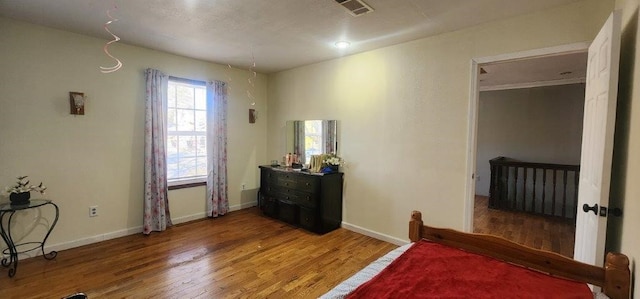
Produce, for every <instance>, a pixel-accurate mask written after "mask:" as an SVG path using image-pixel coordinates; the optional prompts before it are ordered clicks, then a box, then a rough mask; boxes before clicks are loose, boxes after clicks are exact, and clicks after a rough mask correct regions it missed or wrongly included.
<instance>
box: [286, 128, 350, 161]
mask: <svg viewBox="0 0 640 299" xmlns="http://www.w3.org/2000/svg"><path fill="white" fill-rule="evenodd" d="M285 132H286V138H285V140H286V142H287V145H286V147H285V149H286V153H292V154H293V153H296V154H298V155H299V157H300V161H301V162H302V163H304V164H309V162H310V160H311V155H319V154H328V153H337V152H338V121H336V120H289V121H287V123H286V125H285Z"/></svg>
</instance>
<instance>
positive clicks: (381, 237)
mask: <svg viewBox="0 0 640 299" xmlns="http://www.w3.org/2000/svg"><path fill="white" fill-rule="evenodd" d="M342 227H343V228H344V229H348V230H350V231H353V232H356V233H359V234H363V235H365V236H369V237H372V238H376V239H378V240H382V241H385V242H389V243H392V244H396V245H398V246H402V245H405V244H408V243H409V241H406V240H402V239H398V238H396V237H392V236H389V235H385V234H383V233H379V232H376V231H372V230H370V229H366V228H364V227H361V226H357V225H353V224H350V223H347V222H344V221H343V222H342Z"/></svg>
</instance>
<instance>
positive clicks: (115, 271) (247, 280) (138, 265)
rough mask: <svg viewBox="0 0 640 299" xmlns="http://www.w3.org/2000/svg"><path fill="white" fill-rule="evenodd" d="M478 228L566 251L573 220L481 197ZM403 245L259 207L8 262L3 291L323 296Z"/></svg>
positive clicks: (2, 272) (0, 274)
mask: <svg viewBox="0 0 640 299" xmlns="http://www.w3.org/2000/svg"><path fill="white" fill-rule="evenodd" d="M475 207H476V208H475V215H476V217H475V219H474V227H475V232H479V233H488V234H494V235H499V236H502V237H505V238H507V239H510V240H512V241H516V242H518V243H521V244H524V245H527V246H530V247H534V248H538V249H545V250H550V251H554V252H558V253H560V254H563V255H565V256H572V254H573V240H574V227H573V225H572V224H571V223H566V222H563V221H557V220H548V219H545V218H544V217H538V216H532V215H527V214H522V213H510V212H505V211H499V210H490V209H488V208H487V199H486V197H484V198H483V197H479V198H476V205H475ZM395 247H397V246H396V245H393V244H390V243H387V242H383V241H380V240H376V239H373V238H370V237H367V236H364V235H361V234H358V233H355V232H351V231H348V230H345V229H338V230H335V231H333V232H330V233H328V234H325V235H322V236H320V235H316V234H313V233H310V232H307V231H305V230H302V229H297V228H295V227H292V226H289V225H287V224H285V223H283V222H280V221H276V220H273V219H270V218H267V217H264V216H262V215H261V213H260V211H259V210H257V209H256V208H252V209H246V210H241V211H236V212H232V213H229V214H228V215H226V216H223V217H220V218H217V219H203V220H199V221H195V222H190V223H187V224H182V225H177V226H174V227H172V228H170V229H169V230H167V231H165V232H162V233H153V234H151V235H150V236H144V235H142V234H136V235H132V236H127V237H123V238H118V239H113V240H109V241H105V242H101V243H96V244H91V245H87V246H83V247H78V248H73V249H69V250H64V251H61V252H59V254H58V256H57V257H56V259H54V260H52V261H47V260H44V259H43V258H42V257H35V258H31V259H27V260H23V261H20V263H19V267H18V273H17V274H16V276H15V277H13V278H9V277H8V276H7V272H6V270H7V269H6V268H3V267H0V298H3V299H4V298H61V297H64V296H66V295H69V294H73V293H76V292H84V293H86V294H87V295H88V296H89V298H92V299H93V298H316V297H318V296H319V295H321V294H323V293H325V292H326V291H328V290H330V289H331V288H333V287H334V286H335V285H336V284H338V283H339V282H340V281H342V280H344V279H346V278H348V277H349V276H351V275H353V274H354V273H355V272H357V271H358V270H360V269H361V268H363V267H364V266H365V265H367V264H369V263H370V262H371V261H373V260H375V259H377V258H378V257H380V256H382V255H384V254H385V253H387V252H389V251H390V250H392V249H393V248H395Z"/></svg>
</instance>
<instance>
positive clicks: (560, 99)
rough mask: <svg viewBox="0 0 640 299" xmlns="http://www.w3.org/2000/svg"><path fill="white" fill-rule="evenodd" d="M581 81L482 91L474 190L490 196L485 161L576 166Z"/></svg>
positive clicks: (488, 175) (487, 164)
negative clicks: (503, 159) (499, 158)
mask: <svg viewBox="0 0 640 299" xmlns="http://www.w3.org/2000/svg"><path fill="white" fill-rule="evenodd" d="M583 111H584V84H572V85H559V86H546V87H537V88H526V89H512V90H498V91H485V92H481V93H480V102H479V105H478V135H477V136H478V137H477V138H478V139H477V144H478V149H477V156H476V194H478V195H484V196H488V195H489V182H490V177H491V169H490V167H489V160H491V159H493V158H496V157H500V156H503V157H509V158H513V159H517V160H521V161H526V162H536V163H553V164H570V165H579V164H580V148H581V145H582V143H581V140H582V115H583Z"/></svg>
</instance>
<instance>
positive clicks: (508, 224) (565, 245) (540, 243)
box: [473, 195, 575, 257]
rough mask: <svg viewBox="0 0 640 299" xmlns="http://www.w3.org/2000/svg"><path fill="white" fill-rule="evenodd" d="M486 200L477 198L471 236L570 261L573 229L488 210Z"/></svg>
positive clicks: (567, 224) (553, 221)
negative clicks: (496, 238)
mask: <svg viewBox="0 0 640 299" xmlns="http://www.w3.org/2000/svg"><path fill="white" fill-rule="evenodd" d="M488 203H489V199H488V197H486V196H478V195H476V202H475V208H474V219H473V232H474V233H483V234H490V235H496V236H501V237H503V238H505V239H507V240H511V241H514V242H517V243H520V244H523V245H526V246H529V247H533V248H536V249H543V250H548V251H552V252H556V253H559V254H561V255H564V256H567V257H573V244H574V241H575V225H574V224H573V222H567V221H565V220H560V219H549V218H547V217H542V216H537V215H531V214H526V213H517V212H508V211H501V210H493V209H489V208H488Z"/></svg>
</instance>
